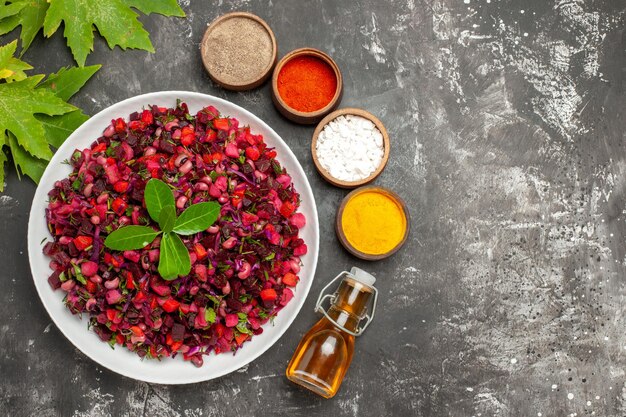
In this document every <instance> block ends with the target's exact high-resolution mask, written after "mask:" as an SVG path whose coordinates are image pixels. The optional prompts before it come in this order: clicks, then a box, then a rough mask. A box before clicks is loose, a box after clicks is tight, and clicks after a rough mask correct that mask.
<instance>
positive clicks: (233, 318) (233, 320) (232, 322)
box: [225, 314, 239, 327]
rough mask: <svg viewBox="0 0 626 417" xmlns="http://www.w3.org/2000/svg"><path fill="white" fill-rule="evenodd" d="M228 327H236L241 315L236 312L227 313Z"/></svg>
mask: <svg viewBox="0 0 626 417" xmlns="http://www.w3.org/2000/svg"><path fill="white" fill-rule="evenodd" d="M225 323H226V327H235V326H236V325H237V323H239V317H238V316H237V315H236V314H227V315H226V321H225Z"/></svg>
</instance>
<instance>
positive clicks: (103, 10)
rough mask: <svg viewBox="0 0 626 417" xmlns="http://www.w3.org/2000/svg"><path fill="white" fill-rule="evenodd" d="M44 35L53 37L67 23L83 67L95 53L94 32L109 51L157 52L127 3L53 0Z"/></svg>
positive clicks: (67, 33)
mask: <svg viewBox="0 0 626 417" xmlns="http://www.w3.org/2000/svg"><path fill="white" fill-rule="evenodd" d="M49 2H50V8H49V9H48V12H47V14H46V18H45V21H44V34H45V35H46V36H47V37H50V36H52V34H54V33H55V32H56V31H57V29H58V28H59V25H60V24H61V23H62V22H63V23H64V25H65V29H64V31H63V34H64V36H65V38H66V39H67V44H68V46H69V47H70V49H71V50H72V54H73V55H74V59H75V60H76V62H77V63H78V65H79V66H81V67H82V66H84V65H85V60H86V59H87V55H89V53H90V52H91V51H93V31H94V29H95V28H97V30H98V32H99V33H100V34H101V35H102V36H103V37H104V38H105V40H106V41H107V44H108V45H109V48H111V49H113V48H114V47H115V46H119V47H120V48H122V49H126V48H135V49H143V50H146V51H149V52H154V47H153V46H152V42H150V36H149V34H148V32H147V31H146V30H145V29H144V28H143V25H142V24H141V23H140V22H139V20H137V17H138V15H137V13H135V12H134V11H133V10H132V9H131V8H130V6H128V5H127V4H125V3H124V1H123V0H98V1H91V0H49Z"/></svg>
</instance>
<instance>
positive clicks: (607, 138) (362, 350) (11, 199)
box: [0, 0, 626, 417]
mask: <svg viewBox="0 0 626 417" xmlns="http://www.w3.org/2000/svg"><path fill="white" fill-rule="evenodd" d="M183 7H184V9H185V11H186V12H187V14H188V17H187V19H185V20H181V19H174V18H162V17H159V16H153V17H150V18H144V19H143V21H144V22H145V23H146V26H147V27H148V28H149V30H150V32H151V33H152V35H153V37H152V39H153V42H154V45H155V47H156V50H157V52H156V54H153V55H150V54H147V53H144V52H141V51H129V52H126V53H121V51H120V50H115V51H109V50H108V48H107V47H106V45H105V44H104V42H103V41H102V40H101V39H97V42H96V47H95V53H94V54H92V55H91V56H90V58H89V60H88V63H89V62H93V63H103V64H105V65H104V67H103V68H102V70H101V71H100V72H99V73H98V74H97V75H96V76H95V78H94V79H93V80H92V81H91V82H90V83H89V84H88V86H87V87H86V88H85V89H84V90H83V91H81V92H80V93H79V94H78V95H77V96H76V97H75V99H74V102H75V104H77V105H79V106H81V107H82V108H83V109H85V110H86V111H87V112H88V113H90V114H94V113H96V112H98V111H99V110H101V109H103V108H105V107H107V106H109V105H111V104H113V103H115V102H117V101H119V100H121V99H124V98H127V97H131V96H133V95H137V94H141V93H146V92H150V91H157V90H163V89H180V90H191V91H199V92H204V93H209V94H213V95H217V96H219V97H223V98H226V99H228V100H231V101H233V102H235V103H237V104H239V105H241V106H243V107H245V108H247V109H249V110H251V111H252V112H253V113H255V114H257V115H258V116H260V117H261V118H262V119H264V120H265V121H267V122H268V123H269V124H270V125H271V126H272V127H273V128H274V129H275V130H276V131H277V132H278V133H279V134H280V135H281V136H282V137H283V138H284V139H285V140H286V141H287V143H288V144H289V145H290V146H291V147H292V149H293V150H294V152H295V153H296V155H297V156H298V158H299V160H300V161H301V163H302V164H303V166H304V168H305V170H306V172H307V173H308V174H309V180H310V182H311V184H312V186H313V189H314V192H315V197H316V200H317V203H318V206H319V207H318V209H319V213H320V223H321V236H322V239H321V253H320V260H319V265H318V274H317V276H316V281H315V282H314V284H313V288H312V291H311V296H310V297H309V299H308V300H307V303H306V304H305V307H304V309H303V310H302V312H301V314H300V315H299V316H298V318H297V319H296V321H295V322H294V324H293V325H292V326H291V328H290V329H289V330H288V331H287V333H286V334H285V336H284V337H283V338H282V339H281V340H280V341H279V342H278V343H277V344H276V345H275V346H274V347H273V348H271V349H270V350H269V351H268V352H267V353H265V354H264V355H263V356H262V357H261V358H260V359H258V360H257V361H255V362H253V363H252V364H250V365H249V366H247V367H245V368H243V369H241V370H240V371H239V372H236V373H233V374H231V375H229V376H226V377H223V378H220V379H218V380H214V381H210V382H206V383H200V384H195V385H192V386H182V387H177V386H158V385H151V384H146V383H141V382H135V381H133V380H130V379H127V378H124V377H121V376H118V375H116V374H113V373H111V372H109V371H107V370H104V369H101V368H100V367H98V366H96V365H95V364H94V363H93V362H92V361H91V360H89V359H88V358H86V357H85V356H84V355H83V354H81V353H80V352H78V351H77V350H76V349H74V348H73V346H72V345H71V344H70V343H69V342H68V341H67V340H66V339H65V338H64V337H63V336H62V335H61V334H60V333H59V332H58V330H57V329H56V327H55V326H54V325H53V324H52V323H51V321H50V319H49V317H48V315H47V313H46V312H45V311H44V309H43V307H42V305H41V303H40V301H39V299H38V297H37V295H36V292H35V288H34V286H33V283H32V280H31V277H30V272H29V269H28V261H27V254H26V240H25V235H26V228H27V216H28V209H29V207H30V203H31V199H32V196H33V193H34V190H35V187H34V185H33V184H32V183H29V182H28V181H23V182H18V181H17V179H16V177H15V174H14V172H13V171H11V174H10V175H9V178H8V180H7V183H8V184H7V189H6V192H5V193H4V194H3V195H2V196H0V236H2V241H1V243H0V260H1V261H0V265H1V266H2V268H1V270H2V272H1V273H0V276H1V282H2V287H3V290H2V291H1V292H0V316H1V317H2V320H0V347H1V350H0V375H1V382H0V414H2V415H11V416H27V415H37V416H76V417H79V416H98V417H100V416H110V415H111V416H136V415H145V416H185V417H191V416H194V417H197V416H216V417H217V416H253V415H277V416H290V417H292V416H308V415H336V416H387V415H394V416H405V415H407V416H408V415H420V416H441V415H450V416H491V415H499V416H538V417H541V416H587V415H597V416H622V415H626V384H625V383H626V375H625V366H626V358H625V355H624V354H625V353H626V337H625V336H624V328H625V326H626V323H625V320H626V318H625V317H624V315H625V313H626V308H625V307H624V295H625V294H626V282H625V278H624V272H625V265H626V245H625V244H624V238H625V234H626V225H625V220H626V218H625V216H624V209H625V204H626V195H625V193H626V181H625V180H624V178H625V174H626V150H625V149H624V143H625V139H626V134H625V132H626V114H625V112H626V94H625V92H626V34H625V31H624V30H625V26H624V18H625V16H626V15H625V11H626V3H625V2H624V1H623V0H613V1H611V0H595V1H593V0H588V1H583V0H516V1H514V0H501V1H500V0H402V1H384V2H383V1H379V0H361V1H358V2H351V1H339V0H337V1H310V0H298V1H287V0H267V1H252V0H250V1H245V0H238V1H235V2H228V1H225V0H224V1H219V2H206V1H205V2H203V1H194V2H191V1H190V0H186V1H184V2H183ZM231 10H247V11H251V12H254V13H256V14H258V15H260V16H261V17H263V18H264V19H265V20H266V21H267V22H268V23H269V24H270V25H271V26H272V28H273V29H274V31H275V33H276V37H277V40H278V44H279V49H280V55H282V54H284V53H285V52H287V51H289V50H291V49H294V48H296V47H302V46H313V47H317V48H320V49H323V50H325V51H327V52H329V53H330V54H331V55H332V56H333V57H334V58H335V59H336V61H337V62H338V64H339V66H340V67H341V68H342V70H343V74H344V77H345V90H344V100H343V102H342V106H356V107H362V108H365V109H367V110H369V111H371V112H373V113H374V114H376V115H378V116H379V117H380V118H381V120H382V121H383V123H385V125H386V126H387V129H388V130H389V133H390V135H391V140H392V153H391V159H390V161H389V165H388V166H387V169H386V170H385V172H384V173H383V175H382V176H381V177H380V178H379V179H378V180H377V182H376V183H377V184H380V185H383V186H386V187H389V188H391V189H393V190H395V191H396V192H398V193H400V194H402V195H403V196H404V197H405V198H406V200H407V202H408V205H409V207H410V210H411V216H412V232H411V236H410V239H409V240H408V242H407V244H406V246H405V247H404V249H403V250H402V251H401V252H400V253H398V254H396V255H395V256H394V257H392V258H391V259H388V260H385V261H381V262H377V263H363V262H360V261H358V260H356V259H354V258H352V257H350V256H349V255H348V254H347V253H346V252H345V251H343V250H342V249H341V248H340V246H339V244H338V242H337V240H336V238H335V235H334V231H333V218H334V215H335V210H336V208H337V206H338V204H339V202H340V200H341V199H342V197H343V196H344V195H345V194H346V191H343V190H340V189H337V188H333V187H332V186H330V185H328V184H326V183H325V182H323V180H322V179H321V178H320V177H319V176H318V175H317V174H316V172H315V170H314V167H313V164H312V161H311V158H310V154H309V152H308V146H309V140H310V136H311V133H312V128H311V127H302V126H297V125H294V124H291V123H289V122H287V121H286V120H285V119H283V118H281V117H280V116H279V115H278V113H277V112H276V111H275V109H274V107H273V106H272V104H271V100H270V94H269V85H265V86H263V87H261V88H259V89H257V90H255V91H252V92H247V93H231V92H227V91H224V90H222V89H220V88H218V87H216V86H215V85H214V84H212V83H211V82H210V81H209V79H208V77H207V76H206V75H205V74H204V71H203V68H202V66H201V63H200V57H199V53H198V44H199V41H200V38H201V36H202V34H203V31H204V28H205V26H206V24H207V23H208V22H210V21H211V20H212V19H214V18H215V17H216V16H218V15H220V14H222V13H225V12H228V11H231ZM6 40H7V38H4V39H3V41H6ZM25 59H26V60H27V61H30V62H31V63H33V64H34V65H35V67H36V68H37V69H38V70H41V71H45V72H51V71H56V70H57V69H58V68H59V67H60V66H63V65H68V64H70V63H71V57H70V55H69V52H68V49H67V48H65V46H64V40H63V39H62V38H61V37H60V36H56V37H54V38H53V39H50V40H47V41H45V42H43V41H42V40H41V39H38V40H37V41H36V42H35V44H34V45H33V47H32V48H31V49H30V50H29V51H28V53H27V54H26V57H25ZM351 265H358V266H361V267H364V268H366V269H368V270H370V271H372V272H374V273H375V274H376V275H377V276H378V278H379V281H378V287H379V289H380V291H381V300H380V305H379V310H378V312H379V314H377V318H376V321H375V322H374V323H373V324H372V326H371V327H370V328H369V330H368V332H367V333H366V335H365V336H364V337H362V338H361V339H359V340H358V343H357V351H356V354H355V357H354V362H353V365H352V367H351V369H350V371H349V374H348V376H347V379H346V380H345V382H344V384H343V386H342V388H341V391H340V392H339V394H338V395H337V396H336V397H335V398H334V399H333V400H330V401H325V400H322V399H320V398H317V397H315V396H314V395H312V394H308V393H306V392H303V391H301V390H299V389H297V388H295V387H294V386H292V385H291V384H290V383H288V381H287V380H286V379H285V378H284V377H283V372H284V369H285V367H286V364H287V362H288V360H289V358H290V356H291V353H292V352H293V350H294V348H295V346H296V344H297V342H298V340H299V339H300V336H301V335H302V334H303V333H304V332H305V331H306V330H307V329H308V328H309V327H310V326H311V325H312V324H313V323H314V321H315V320H317V317H316V316H315V315H314V314H313V313H312V308H313V304H314V295H315V294H317V293H318V292H319V290H320V289H321V288H322V286H323V285H324V283H325V282H327V280H328V279H329V278H330V277H331V276H332V275H334V274H335V273H336V272H337V271H340V270H343V269H347V268H349V267H350V266H351Z"/></svg>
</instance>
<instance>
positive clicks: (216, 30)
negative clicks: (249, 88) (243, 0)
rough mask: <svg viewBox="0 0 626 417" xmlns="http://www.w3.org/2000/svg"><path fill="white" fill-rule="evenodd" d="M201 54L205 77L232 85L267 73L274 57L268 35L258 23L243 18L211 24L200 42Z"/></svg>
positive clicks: (252, 80)
mask: <svg viewBox="0 0 626 417" xmlns="http://www.w3.org/2000/svg"><path fill="white" fill-rule="evenodd" d="M202 52H203V60H204V63H205V66H206V68H207V71H209V74H210V75H211V76H212V77H213V78H215V79H217V81H218V82H220V83H226V84H230V85H236V86H242V85H246V84H249V83H252V82H254V81H256V80H258V79H259V78H262V77H263V76H264V74H266V73H267V74H269V70H270V69H271V67H272V66H273V64H274V58H275V56H274V52H275V51H274V46H273V42H272V37H271V35H270V33H269V32H268V31H267V29H266V28H265V27H264V26H263V25H262V24H261V23H260V22H258V21H256V20H254V19H252V18H249V17H245V16H233V17H230V18H225V19H224V20H220V21H217V22H216V23H214V24H213V25H211V27H209V29H208V32H207V34H206V36H205V38H204V39H203V41H202Z"/></svg>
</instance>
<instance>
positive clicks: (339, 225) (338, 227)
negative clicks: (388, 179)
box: [335, 186, 411, 261]
mask: <svg viewBox="0 0 626 417" xmlns="http://www.w3.org/2000/svg"><path fill="white" fill-rule="evenodd" d="M372 191H374V192H379V193H382V194H385V195H386V196H387V197H389V198H390V199H391V200H393V201H394V202H395V203H396V204H397V205H398V206H399V207H400V208H401V209H402V212H403V213H404V218H405V220H406V228H405V230H404V235H403V237H402V239H401V240H400V241H399V242H398V244H397V245H396V246H394V247H393V248H392V249H391V250H389V251H388V252H385V253H382V254H374V255H373V254H369V253H365V252H362V251H360V250H358V249H356V248H355V247H354V246H352V244H351V243H350V242H349V241H348V238H347V237H346V234H345V232H344V230H343V222H342V218H343V212H344V209H345V207H346V204H347V203H348V201H350V200H351V199H352V198H353V197H355V196H356V195H358V194H360V193H363V192H372ZM410 223H411V222H410V219H409V210H408V209H407V207H406V204H405V203H404V200H402V198H401V197H400V196H399V195H398V194H396V193H394V192H393V191H391V190H389V189H387V188H384V187H378V186H366V187H360V188H357V189H356V190H352V191H351V192H350V193H349V194H348V195H347V196H345V198H344V199H343V201H342V202H341V205H340V206H339V210H337V218H336V219H335V232H336V233H337V238H338V239H339V242H340V243H341V245H342V246H343V247H344V248H345V249H346V250H347V251H348V252H350V253H351V254H352V255H354V256H356V257H357V258H360V259H363V260H366V261H378V260H381V259H385V258H388V257H390V256H391V255H393V254H394V253H396V252H397V251H398V250H399V249H400V248H401V247H402V245H404V243H405V242H406V240H407V237H408V236H409V230H410ZM364 227H367V225H366V226H364Z"/></svg>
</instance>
